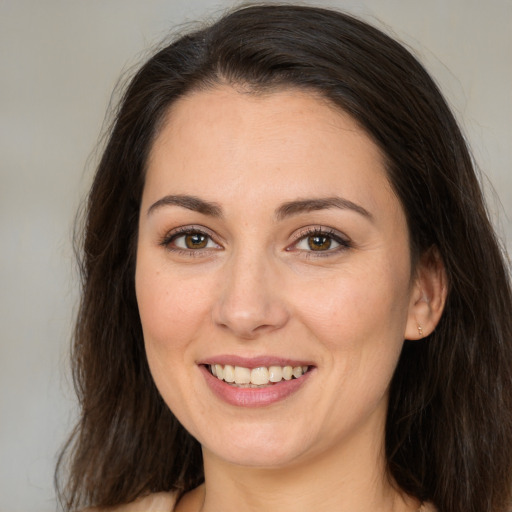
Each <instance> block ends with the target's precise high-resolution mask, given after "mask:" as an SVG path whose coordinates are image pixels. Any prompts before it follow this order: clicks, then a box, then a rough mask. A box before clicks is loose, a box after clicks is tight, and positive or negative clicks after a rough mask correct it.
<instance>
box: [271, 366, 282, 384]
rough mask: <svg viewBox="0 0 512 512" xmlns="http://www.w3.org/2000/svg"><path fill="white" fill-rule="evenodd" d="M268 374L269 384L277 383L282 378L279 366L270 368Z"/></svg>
mask: <svg viewBox="0 0 512 512" xmlns="http://www.w3.org/2000/svg"><path fill="white" fill-rule="evenodd" d="M268 373H269V377H268V379H269V380H270V382H279V381H280V380H282V378H283V369H282V368H281V367H280V366H271V367H270V368H269V369H268Z"/></svg>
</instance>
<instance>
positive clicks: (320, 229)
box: [286, 225, 352, 256]
mask: <svg viewBox="0 0 512 512" xmlns="http://www.w3.org/2000/svg"><path fill="white" fill-rule="evenodd" d="M314 235H320V236H326V237H329V238H331V239H332V240H334V241H335V242H336V243H338V244H339V246H338V247H335V248H333V249H328V250H326V251H313V250H305V249H297V248H296V246H297V245H298V243H299V242H301V241H302V240H304V239H305V238H307V237H309V236H314ZM292 238H293V242H292V243H291V244H290V245H288V247H286V251H293V250H296V251H301V252H304V253H307V254H308V255H310V254H314V255H315V256H327V255H330V254H334V253H338V252H340V251H344V250H346V249H349V248H350V247H352V242H351V240H350V238H349V237H348V236H346V235H345V234H344V233H342V232H340V231H338V230H336V229H334V228H331V227H327V226H321V225H317V226H308V227H306V228H301V229H299V230H298V231H297V232H295V233H294V234H293V235H292Z"/></svg>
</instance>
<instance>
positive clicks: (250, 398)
mask: <svg viewBox="0 0 512 512" xmlns="http://www.w3.org/2000/svg"><path fill="white" fill-rule="evenodd" d="M199 368H200V369H201V371H202V372H203V375H204V378H205V380H206V383H207V384H208V387H209V388H210V389H211V390H212V392H213V393H214V394H215V395H216V396H217V397H218V398H220V399H221V400H223V401H224V402H227V403H228V404H230V405H236V406H237V407H265V406H267V405H272V404H275V403H277V402H280V401H281V400H284V399H285V398H288V397H289V396H290V395H293V394H294V393H296V392H297V391H298V390H299V389H300V388H301V387H302V386H303V385H304V384H305V382H306V381H307V380H308V379H309V377H310V375H311V373H313V371H314V370H309V371H308V372H306V373H305V374H304V375H302V377H299V378H298V379H291V380H282V381H281V382H278V383H276V384H271V385H269V386H265V387H261V388H239V387H236V386H232V385H230V384H228V383H227V382H224V381H223V380H220V379H218V378H217V377H214V376H213V375H212V374H211V373H210V371H209V370H208V369H207V368H206V367H205V366H203V365H201V366H200V367H199Z"/></svg>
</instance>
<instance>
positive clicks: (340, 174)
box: [145, 86, 389, 202]
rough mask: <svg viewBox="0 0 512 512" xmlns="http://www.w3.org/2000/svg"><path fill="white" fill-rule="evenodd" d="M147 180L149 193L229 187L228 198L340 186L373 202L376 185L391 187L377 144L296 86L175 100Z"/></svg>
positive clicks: (226, 90)
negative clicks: (260, 92)
mask: <svg viewBox="0 0 512 512" xmlns="http://www.w3.org/2000/svg"><path fill="white" fill-rule="evenodd" d="M146 178H147V181H146V187H145V189H146V191H147V190H148V189H150V191H161V192H165V193H190V192H191V189H197V190H201V191H202V193H203V194H206V195H209V194H210V193H214V192H215V193H218V191H219V190H222V192H223V195H224V197H225V198H228V197H230V195H233V194H234V195H240V194H241V193H243V194H244V196H246V198H247V199H248V200H249V199H255V198H260V199H261V196H262V195H263V196H264V197H268V198H270V197H272V196H274V195H276V194H277V193H279V194H280V195H281V196H283V195H289V196H290V198H292V199H296V198H297V197H301V196H307V197H310V196H312V195H313V196H314V195H318V196H329V195H332V193H333V190H335V191H336V192H337V193H340V194H344V195H345V194H351V195H352V198H351V199H353V200H360V201H361V200H364V201H366V202H371V201H372V198H371V196H372V194H371V192H372V191H373V190H377V189H379V188H381V189H382V188H383V187H384V188H385V189H389V183H388V180H387V175H386V172H385V165H384V157H383V155H382V153H381V151H380V149H379V148H378V146H377V145H376V144H375V143H373V141H372V140H371V138H370V137H369V136H368V135H367V134H366V132H365V131H364V130H363V129H361V128H360V126H359V125H358V123H357V122H356V121H355V120H354V119H353V118H352V117H351V116H349V115H348V114H346V113H345V112H343V111H341V110H340V109H339V108H337V107H335V106H333V105H332V104H331V103H329V102H328V100H326V99H324V98H322V97H321V96H319V95H318V94H315V93H310V92H304V91H299V90H294V89H285V90H279V91H274V92H271V93H265V94H254V93H247V92H243V91H242V92H241V91H239V90H235V89H234V88H232V87H229V86H222V87H218V88H215V89H211V90H206V91H198V92H193V93H191V94H189V95H187V96H184V97H183V98H181V99H179V100H178V101H176V102H175V103H174V104H173V105H172V107H171V108H170V110H169V112H168V114H167V117H166V119H165V122H164V123H163V125H162V128H161V130H160V132H159V134H158V136H157V137H156V139H155V142H154V145H153V147H152V150H151V152H150V157H149V161H148V172H147V177H146ZM171 189H172V190H171ZM388 192H389V190H388ZM279 194H277V195H279ZM250 196H251V197H250ZM363 196H367V197H366V198H365V197H363ZM215 199H216V198H215ZM284 199H286V198H284Z"/></svg>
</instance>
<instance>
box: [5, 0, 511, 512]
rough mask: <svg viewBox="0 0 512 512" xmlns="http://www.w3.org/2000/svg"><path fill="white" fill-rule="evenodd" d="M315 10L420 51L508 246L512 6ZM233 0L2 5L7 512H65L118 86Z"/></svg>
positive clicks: (358, 5) (469, 3)
mask: <svg viewBox="0 0 512 512" xmlns="http://www.w3.org/2000/svg"><path fill="white" fill-rule="evenodd" d="M306 3H307V2H306ZM309 3H311V4H315V5H323V6H334V7H338V8H340V9H345V10H347V11H350V12H353V13H355V14H357V15H359V16H361V17H363V18H364V19H366V20H368V21H370V22H371V23H374V24H376V25H377V26H379V27H381V28H383V29H384V30H386V31H388V32H390V33H391V34H393V35H395V36H396V37H397V38H399V39H400V40H402V41H403V42H404V43H406V44H407V45H408V47H410V48H411V49H412V50H413V51H414V53H415V54H416V55H418V56H419V57H420V59H421V60H422V62H423V63H424V64H425V65H426V66H427V68H428V69H429V70H430V72H431V73H432V74H433V75H434V77H435V78H436V80H437V81H438V82H439V84H440V86H441V88H442V90H443V91H444V93H445V95H446V96H447V98H448V101H449V103H450V104H451V105H452V107H453V109H454V111H455V113H456V115H457V117H458V119H459V120H460V122H461V124H462V127H463V129H464V131H465V133H466V135H467V138H468V139H469V141H470V144H471V146H472V148H473V153H474V156H475V159H476V161H477V163H478V164H479V166H480V167H481V169H482V170H483V171H484V173H485V175H486V176H487V177H488V180H487V179H485V180H484V181H485V182H486V183H485V187H486V190H487V193H488V194H489V197H490V199H491V205H490V208H491V211H492V213H493V216H494V219H495V222H496V223H497V226H498V230H499V233H500V234H501V236H502V237H503V239H505V238H507V239H508V247H509V251H510V248H511V242H512V173H511V162H512V149H511V148H512V61H511V56H512V0H486V1H485V2H484V1H482V0H428V1H425V0H360V1H349V0H347V1H344V0H338V1H336V0H333V1H324V2H313V1H312V2H309ZM233 5H234V2H231V1H215V0H165V1H164V0H144V1H142V0H139V1H137V0H0V227H1V229H0V234H1V238H0V315H1V317H0V320H1V321H0V511H2V512H17V511H24V512H25V511H27V512H28V511H42V512H45V511H53V510H56V507H57V505H56V502H55V498H54V491H53V483H52V479H53V467H54V464H55V460H56V453H57V451H58V448H59V446H60V445H61V444H62V443H63V441H64V439H65V436H66V434H67V432H68V431H69V430H70V428H71V426H72V424H73V418H74V415H75V406H74V395H73V391H72V386H71V382H70V377H69V370H68V354H69V348H68V347H69V339H70V333H71V329H72V327H71V326H72V317H73V313H74V311H75V310H76V303H77V297H78V281H77V272H76V269H75V267H74V261H73V252H72V248H71V239H72V226H73V218H74V215H75V212H76V210H77V207H78V205H79V202H80V198H81V197H83V195H84V194H85V192H86V190H87V187H88V185H89V183H90V180H91V176H92V172H93V169H94V163H95V161H96V159H97V152H95V147H96V146H97V141H98V137H99V134H100V131H101V129H102V126H103V123H104V115H105V112H106V109H107V106H108V104H109V101H110V95H111V91H112V89H113V88H114V86H115V84H116V83H117V81H118V78H119V77H120V76H121V75H122V74H126V73H127V72H128V71H129V70H130V69H132V68H133V66H134V65H135V64H136V63H138V62H141V60H143V59H144V58H145V57H147V55H148V49H149V48H151V46H153V45H154V44H156V43H157V42H158V41H160V40H161V39H162V38H164V37H166V36H167V34H168V33H169V30H170V28H171V27H173V26H176V25H177V24H182V23H184V22H191V21H193V20H197V19H208V18H211V17H212V16H214V15H215V14H216V13H218V12H219V11H222V10H224V9H227V8H229V7H230V6H233ZM487 181H489V182H490V183H488V182H487ZM493 188H494V190H495V191H496V192H497V194H495V193H494V192H493ZM500 200H501V203H502V205H503V206H500ZM473 242H474V243H478V240H474V241H473Z"/></svg>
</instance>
